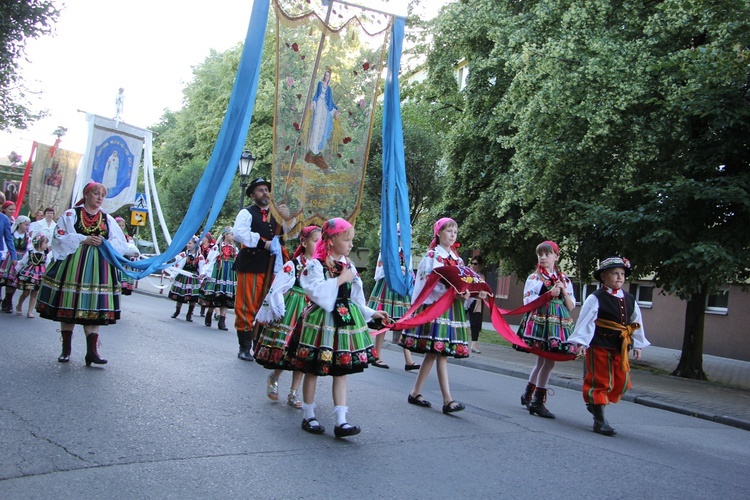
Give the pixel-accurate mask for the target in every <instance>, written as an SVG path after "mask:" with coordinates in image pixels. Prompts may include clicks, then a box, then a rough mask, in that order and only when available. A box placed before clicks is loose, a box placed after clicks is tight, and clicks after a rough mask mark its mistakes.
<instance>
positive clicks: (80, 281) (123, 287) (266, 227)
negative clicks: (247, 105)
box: [0, 178, 649, 437]
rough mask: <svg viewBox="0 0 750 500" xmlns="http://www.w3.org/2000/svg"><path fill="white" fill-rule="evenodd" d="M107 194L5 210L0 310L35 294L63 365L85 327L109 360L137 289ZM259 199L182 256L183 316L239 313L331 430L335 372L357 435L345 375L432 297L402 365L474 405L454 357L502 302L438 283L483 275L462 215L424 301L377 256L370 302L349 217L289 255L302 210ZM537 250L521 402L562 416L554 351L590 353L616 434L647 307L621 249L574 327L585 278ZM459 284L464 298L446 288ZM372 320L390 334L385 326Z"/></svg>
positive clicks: (317, 231)
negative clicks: (328, 409)
mask: <svg viewBox="0 0 750 500" xmlns="http://www.w3.org/2000/svg"><path fill="white" fill-rule="evenodd" d="M106 193H107V190H106V187H105V186H104V185H102V184H99V183H95V182H91V183H89V184H87V185H86V186H85V188H84V189H83V198H82V199H81V200H79V201H78V203H76V204H75V206H74V207H73V208H71V209H69V210H66V211H65V212H64V213H63V214H62V216H61V217H60V218H59V219H58V220H57V221H56V222H54V210H52V209H47V210H45V211H44V212H43V213H42V214H40V215H41V216H42V217H40V218H39V220H37V221H36V222H34V223H33V224H32V223H31V221H30V220H29V218H28V217H25V216H19V217H18V218H17V219H14V220H12V219H11V218H10V217H9V215H11V214H12V213H14V212H15V205H14V204H13V203H12V202H4V201H3V204H2V207H3V208H2V214H0V232H2V234H3V238H2V246H0V285H2V286H3V287H4V297H3V300H2V310H3V312H6V313H11V312H12V300H13V296H14V293H15V291H16V289H20V290H22V293H21V296H20V298H19V301H18V304H17V306H16V312H17V313H18V314H22V309H23V304H24V302H25V300H26V299H27V298H28V299H29V302H28V309H27V313H26V315H27V317H28V318H33V317H34V314H33V312H32V311H33V310H36V311H37V312H38V313H39V315H40V316H41V317H43V318H46V319H50V320H52V321H56V322H59V323H60V325H61V327H60V331H61V337H62V352H61V354H60V356H59V357H58V361H59V362H61V363H67V362H69V361H70V357H71V352H72V338H73V331H74V328H75V325H82V326H83V331H84V335H85V338H86V346H87V350H86V355H85V362H86V365H87V366H90V365H91V364H106V363H107V360H106V359H103V358H102V357H101V356H100V355H99V352H98V347H99V329H100V326H103V325H110V324H114V323H116V321H117V320H119V319H120V296H121V294H127V293H128V291H130V290H132V283H130V284H128V277H127V275H126V274H123V273H121V272H120V271H118V270H117V268H116V267H115V266H114V265H112V264H111V263H110V262H108V261H107V259H106V258H104V256H103V254H102V253H101V252H100V251H98V248H97V247H99V246H100V245H102V243H103V241H104V240H107V241H108V242H109V244H110V245H111V246H112V247H113V248H114V250H115V251H117V252H118V253H120V254H122V255H125V256H128V257H131V258H137V253H136V252H137V248H136V249H135V252H134V251H133V248H134V246H135V245H134V244H133V241H132V238H130V237H129V235H127V233H126V232H125V231H124V230H123V229H124V227H123V226H124V225H125V224H124V221H123V220H122V219H119V220H115V219H113V218H112V217H111V216H110V215H108V214H105V213H104V212H102V211H101V204H102V201H103V200H104V198H105V196H106ZM247 195H248V197H249V198H250V200H251V201H252V203H251V204H250V205H249V206H247V207H245V208H243V209H241V210H240V212H239V213H238V215H237V218H236V220H235V222H234V225H233V226H231V227H226V228H224V229H223V230H222V232H221V235H220V237H219V238H218V240H214V239H213V237H212V236H211V234H210V233H207V234H206V235H205V236H204V238H203V239H202V241H201V239H200V238H199V237H198V236H194V237H192V238H191V240H190V241H189V242H188V243H187V245H186V248H185V250H184V251H183V252H182V253H180V254H179V255H178V256H177V258H176V259H175V262H174V263H173V265H172V266H171V272H170V274H172V276H173V282H172V284H171V287H170V290H169V294H168V297H169V298H170V299H171V300H174V301H175V303H176V305H175V311H174V313H173V315H172V318H177V317H178V316H179V315H180V313H181V308H182V305H183V304H188V310H187V314H186V317H185V320H186V321H189V322H190V321H192V318H193V314H194V311H195V307H196V305H198V304H200V305H201V313H200V314H201V316H202V317H205V325H206V326H207V327H211V325H212V319H213V317H214V313H215V312H216V310H218V315H217V319H218V322H217V327H218V328H219V330H228V329H229V328H228V327H227V324H226V318H227V311H228V310H229V309H234V312H235V323H234V328H235V330H236V332H237V340H238V344H239V351H238V358H239V359H241V360H244V361H253V360H254V361H256V362H257V363H259V364H260V365H262V366H263V367H264V368H266V369H268V370H271V373H270V374H269V375H268V378H267V380H266V395H267V397H268V398H270V399H272V400H274V401H276V400H278V398H279V388H278V384H279V381H280V379H281V376H282V374H283V372H284V371H291V372H292V381H291V385H290V390H289V394H288V396H287V403H288V404H289V406H291V407H293V408H297V409H301V410H302V422H301V427H302V429H303V430H305V431H306V432H309V433H312V434H323V433H325V428H324V426H323V425H322V424H321V423H320V422H319V421H318V419H317V417H316V414H315V408H316V402H315V392H316V387H317V380H318V378H319V377H326V376H330V377H332V396H333V405H334V430H333V432H334V435H335V436H336V437H349V436H354V435H356V434H358V433H359V432H360V431H361V428H360V427H359V426H358V425H353V424H351V423H350V422H349V419H348V417H347V415H348V410H349V408H348V406H347V391H348V381H347V376H348V375H352V374H357V373H361V372H363V371H364V370H365V369H366V368H368V367H370V366H373V367H379V368H389V367H388V365H387V364H385V363H384V362H383V361H382V360H381V359H380V351H381V349H382V345H383V339H384V336H385V334H386V331H387V330H388V328H389V325H393V322H394V321H396V320H399V319H400V318H402V317H403V316H404V315H405V314H406V311H407V310H409V308H410V306H411V304H412V300H413V299H414V298H416V297H418V296H421V297H423V299H422V300H421V303H420V305H419V307H418V308H416V310H415V311H414V313H413V314H412V316H417V315H419V314H420V313H422V312H427V311H432V309H431V308H437V307H441V308H442V309H440V310H439V311H437V312H438V313H439V314H432V315H431V316H430V317H431V318H433V319H430V320H425V321H424V322H422V323H421V324H418V325H416V326H415V327H413V328H408V329H403V330H401V331H400V335H399V339H398V345H399V346H400V347H402V348H403V352H404V359H405V366H404V368H405V370H407V371H410V370H418V372H417V376H416V379H415V383H414V386H413V388H412V390H411V391H410V392H409V394H408V395H407V397H406V400H407V402H408V403H409V404H412V405H416V406H419V407H422V408H430V407H431V406H432V403H430V402H429V401H428V400H427V399H425V397H424V396H423V395H422V389H423V387H424V384H425V382H426V380H427V378H428V377H429V374H430V372H431V371H432V367H433V366H435V367H436V373H437V379H438V383H439V386H440V391H441V395H442V412H443V413H446V414H452V413H455V412H460V411H462V410H464V409H465V405H464V404H463V403H461V402H459V401H456V400H455V399H454V397H453V395H452V393H451V389H450V381H449V375H448V359H449V358H450V357H454V358H466V357H468V356H469V355H470V352H471V353H473V354H477V355H478V354H480V353H481V351H480V349H479V344H478V339H479V334H480V331H481V327H482V318H483V314H484V311H485V309H486V308H487V307H493V304H494V302H493V301H492V300H488V299H489V294H488V293H487V292H486V291H480V292H478V293H472V292H471V291H468V290H467V291H464V292H461V293H455V294H453V293H452V291H451V289H450V287H451V286H452V285H451V284H450V283H447V282H445V280H441V281H436V280H434V279H429V278H430V277H434V276H432V275H433V273H434V272H436V270H438V269H440V268H443V267H446V266H456V267H457V268H460V269H462V272H465V273H470V275H471V276H472V277H474V279H476V280H479V281H481V280H483V279H484V277H483V275H482V274H481V269H482V265H483V260H482V258H481V256H479V255H473V256H472V257H471V261H470V266H465V265H464V261H463V259H462V258H461V256H460V255H459V253H458V250H457V245H456V241H457V238H458V224H457V223H456V222H455V221H454V220H453V219H451V218H449V217H443V218H441V219H439V220H438V221H436V222H435V224H434V226H433V240H432V242H431V244H430V246H429V248H428V249H427V250H426V252H425V254H424V255H423V257H422V259H421V261H420V263H419V266H418V269H417V272H416V275H413V276H414V289H413V291H412V294H411V296H403V295H400V294H397V293H395V292H394V291H393V290H392V289H391V287H390V286H389V284H388V283H387V279H386V277H385V274H384V273H383V272H382V269H380V268H381V267H382V264H381V260H380V258H379V259H378V266H377V268H376V274H375V279H376V286H375V287H374V289H373V291H372V294H371V295H370V297H369V300H368V299H366V298H365V291H364V287H363V282H362V279H361V277H360V275H359V273H358V272H357V269H356V268H355V266H354V264H353V263H352V261H351V260H350V259H349V253H350V252H351V250H352V241H353V238H354V228H353V227H352V225H351V224H350V223H349V222H347V221H346V220H344V219H341V218H333V219H331V220H328V221H327V222H326V223H325V224H323V226H322V227H318V226H308V227H305V228H304V229H303V230H302V231H301V234H300V243H299V246H298V247H297V249H296V250H295V252H294V254H293V255H292V256H289V255H288V254H287V253H286V248H285V246H284V244H283V236H284V233H285V232H286V231H287V229H288V228H287V226H286V225H285V224H286V223H285V222H284V221H288V220H289V213H288V209H287V208H286V207H285V206H284V205H280V206H278V207H277V210H276V211H275V212H272V210H271V203H270V200H271V183H270V182H268V181H266V180H264V179H262V178H258V179H255V180H254V181H253V182H252V183H251V184H250V186H249V187H248V188H247ZM536 254H537V260H538V265H537V267H536V269H535V270H534V272H533V273H532V274H531V275H530V276H529V277H528V279H527V280H526V284H525V287H524V297H523V299H524V303H525V304H531V306H530V307H534V309H530V310H528V312H526V314H525V315H524V317H523V319H522V321H521V324H520V327H519V329H518V337H519V338H520V339H521V340H522V343H521V345H525V346H526V347H527V349H525V348H524V347H518V349H519V350H521V351H529V352H532V353H533V354H534V355H536V356H537V361H536V365H535V366H534V368H533V370H532V372H531V374H530V375H529V380H528V383H527V386H526V389H525V390H524V392H523V394H522V395H521V404H522V405H523V406H524V407H526V408H527V409H528V411H529V413H530V414H531V415H538V416H540V417H544V418H550V419H552V418H555V415H554V414H553V413H552V412H550V411H549V410H548V409H547V407H546V405H545V403H546V401H547V395H548V390H549V389H548V387H547V384H548V382H549V379H550V376H551V373H552V370H553V369H554V366H555V361H554V359H556V358H554V356H551V355H550V354H563V355H571V357H572V355H579V356H583V357H584V358H585V375H584V384H583V399H584V402H585V404H586V407H587V409H588V410H589V412H591V413H592V415H593V417H594V425H593V430H594V431H595V432H597V433H600V434H604V435H608V436H612V435H615V434H616V431H615V430H614V429H613V428H612V427H611V426H610V425H609V423H608V422H607V420H606V418H605V417H604V407H605V406H606V405H608V404H610V403H616V402H618V401H619V400H620V399H621V397H622V395H623V394H624V393H625V391H627V390H628V389H629V388H630V377H629V364H628V358H629V355H630V353H631V351H632V355H633V356H634V357H635V359H638V358H639V357H640V355H641V349H642V348H644V347H646V346H648V345H649V343H648V341H647V340H646V337H645V335H644V331H643V327H642V318H641V314H640V310H639V308H638V304H637V302H636V301H635V299H634V298H633V296H632V295H630V294H629V293H627V292H625V291H623V290H622V285H623V284H624V282H625V278H627V277H628V276H629V274H630V264H629V262H628V261H627V260H625V259H623V258H621V257H619V256H612V257H608V258H606V259H603V260H602V261H601V262H600V265H599V267H598V268H597V270H596V271H595V273H594V277H595V279H597V280H598V281H599V282H600V283H601V288H600V289H599V290H598V291H596V292H595V293H593V294H591V295H589V296H588V297H587V298H586V300H585V301H584V303H583V305H582V307H581V311H580V313H579V317H578V321H577V322H574V321H573V319H572V315H571V312H572V310H573V309H574V307H575V297H574V292H573V287H572V283H571V280H570V279H569V278H568V277H567V276H566V275H565V274H564V273H563V272H562V271H561V270H560V269H559V267H558V265H557V263H558V261H559V257H560V249H559V247H558V245H557V244H556V243H555V242H553V241H545V242H542V243H541V244H540V245H538V246H537V248H536ZM400 255H401V262H400V265H401V271H402V276H407V273H412V268H411V262H408V263H407V262H405V260H404V253H403V251H401V252H400ZM450 269H455V268H450ZM463 269H465V271H463ZM436 274H437V275H439V276H442V275H441V274H440V272H437V273H436ZM449 292H450V293H451V296H450V297H447V296H445V294H447V293H449ZM420 294H421V295H420ZM425 297H426V298H425ZM441 298H444V299H448V301H446V300H441ZM371 327H375V328H376V329H379V330H378V331H377V332H373V329H372V328H371ZM412 353H417V354H421V355H423V360H422V363H421V364H418V363H415V362H414V361H413V359H412ZM300 387H301V388H302V390H301V398H300V393H299V390H300Z"/></svg>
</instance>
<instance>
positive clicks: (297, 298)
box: [255, 286, 309, 370]
mask: <svg viewBox="0 0 750 500" xmlns="http://www.w3.org/2000/svg"><path fill="white" fill-rule="evenodd" d="M308 304H309V303H308V301H307V297H306V296H305V291H304V290H302V288H300V287H297V286H295V287H292V288H291V289H290V290H289V291H288V292H287V293H286V295H285V296H284V307H285V312H284V317H283V318H282V319H281V320H279V321H277V322H276V323H270V324H268V325H264V326H262V327H261V329H260V333H259V337H258V342H257V343H256V344H255V361H257V362H258V363H260V364H261V365H263V366H264V367H266V368H268V369H271V370H275V369H277V368H281V369H283V370H291V369H293V368H292V364H291V362H290V358H289V357H288V356H287V348H288V346H289V342H290V341H291V339H292V333H293V332H294V329H295V327H296V326H297V324H298V323H299V322H300V320H301V319H302V313H303V312H304V310H305V308H306V307H307V306H308Z"/></svg>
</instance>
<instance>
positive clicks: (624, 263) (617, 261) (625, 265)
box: [594, 255, 632, 282]
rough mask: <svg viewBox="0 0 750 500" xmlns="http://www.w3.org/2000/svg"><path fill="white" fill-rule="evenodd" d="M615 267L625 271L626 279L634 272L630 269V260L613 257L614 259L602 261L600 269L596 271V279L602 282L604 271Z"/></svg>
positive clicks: (608, 258)
mask: <svg viewBox="0 0 750 500" xmlns="http://www.w3.org/2000/svg"><path fill="white" fill-rule="evenodd" d="M615 267H620V268H622V269H624V270H625V277H626V278H627V277H628V276H630V273H631V272H632V270H631V269H630V261H628V259H623V258H622V257H619V256H617V255H613V256H612V257H607V258H606V259H602V260H600V261H599V267H598V268H597V270H596V271H594V279H595V280H596V281H599V282H601V281H602V271H604V270H606V269H612V268H615Z"/></svg>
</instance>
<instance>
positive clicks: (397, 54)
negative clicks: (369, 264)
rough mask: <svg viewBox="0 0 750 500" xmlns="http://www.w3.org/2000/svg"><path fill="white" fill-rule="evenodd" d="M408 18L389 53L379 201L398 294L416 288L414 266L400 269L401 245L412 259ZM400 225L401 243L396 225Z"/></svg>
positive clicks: (383, 252) (383, 249)
mask: <svg viewBox="0 0 750 500" xmlns="http://www.w3.org/2000/svg"><path fill="white" fill-rule="evenodd" d="M405 24H406V20H405V19H404V18H401V17H397V18H395V19H394V22H393V29H392V30H391V46H390V50H389V52H388V74H387V76H386V81H385V95H384V96H383V187H382V191H381V200H380V216H381V219H380V220H381V222H380V224H381V226H380V234H381V237H380V256H381V259H382V261H383V271H384V272H385V283H386V285H388V287H389V288H390V289H391V290H393V291H394V292H395V293H397V294H399V295H403V296H410V295H411V292H412V289H413V287H414V279H413V277H412V275H411V269H407V270H406V273H405V274H406V275H405V276H404V273H402V272H401V259H400V258H399V246H401V247H403V250H404V258H405V260H406V265H407V266H408V265H409V262H411V220H410V215H409V214H410V212H409V190H408V187H407V184H406V160H405V158H404V131H403V126H402V122H401V96H400V92H399V87H398V73H399V69H400V67H401V50H402V45H403V41H404V26H405ZM397 223H399V225H400V226H401V245H399V236H398V231H397V227H396V224H397Z"/></svg>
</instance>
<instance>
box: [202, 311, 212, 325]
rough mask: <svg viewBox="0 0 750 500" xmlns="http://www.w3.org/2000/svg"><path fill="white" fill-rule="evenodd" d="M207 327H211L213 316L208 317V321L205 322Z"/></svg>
mask: <svg viewBox="0 0 750 500" xmlns="http://www.w3.org/2000/svg"><path fill="white" fill-rule="evenodd" d="M203 324H205V325H206V326H207V327H209V328H210V327H211V315H210V314H209V315H208V316H206V321H204V322H203Z"/></svg>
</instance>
